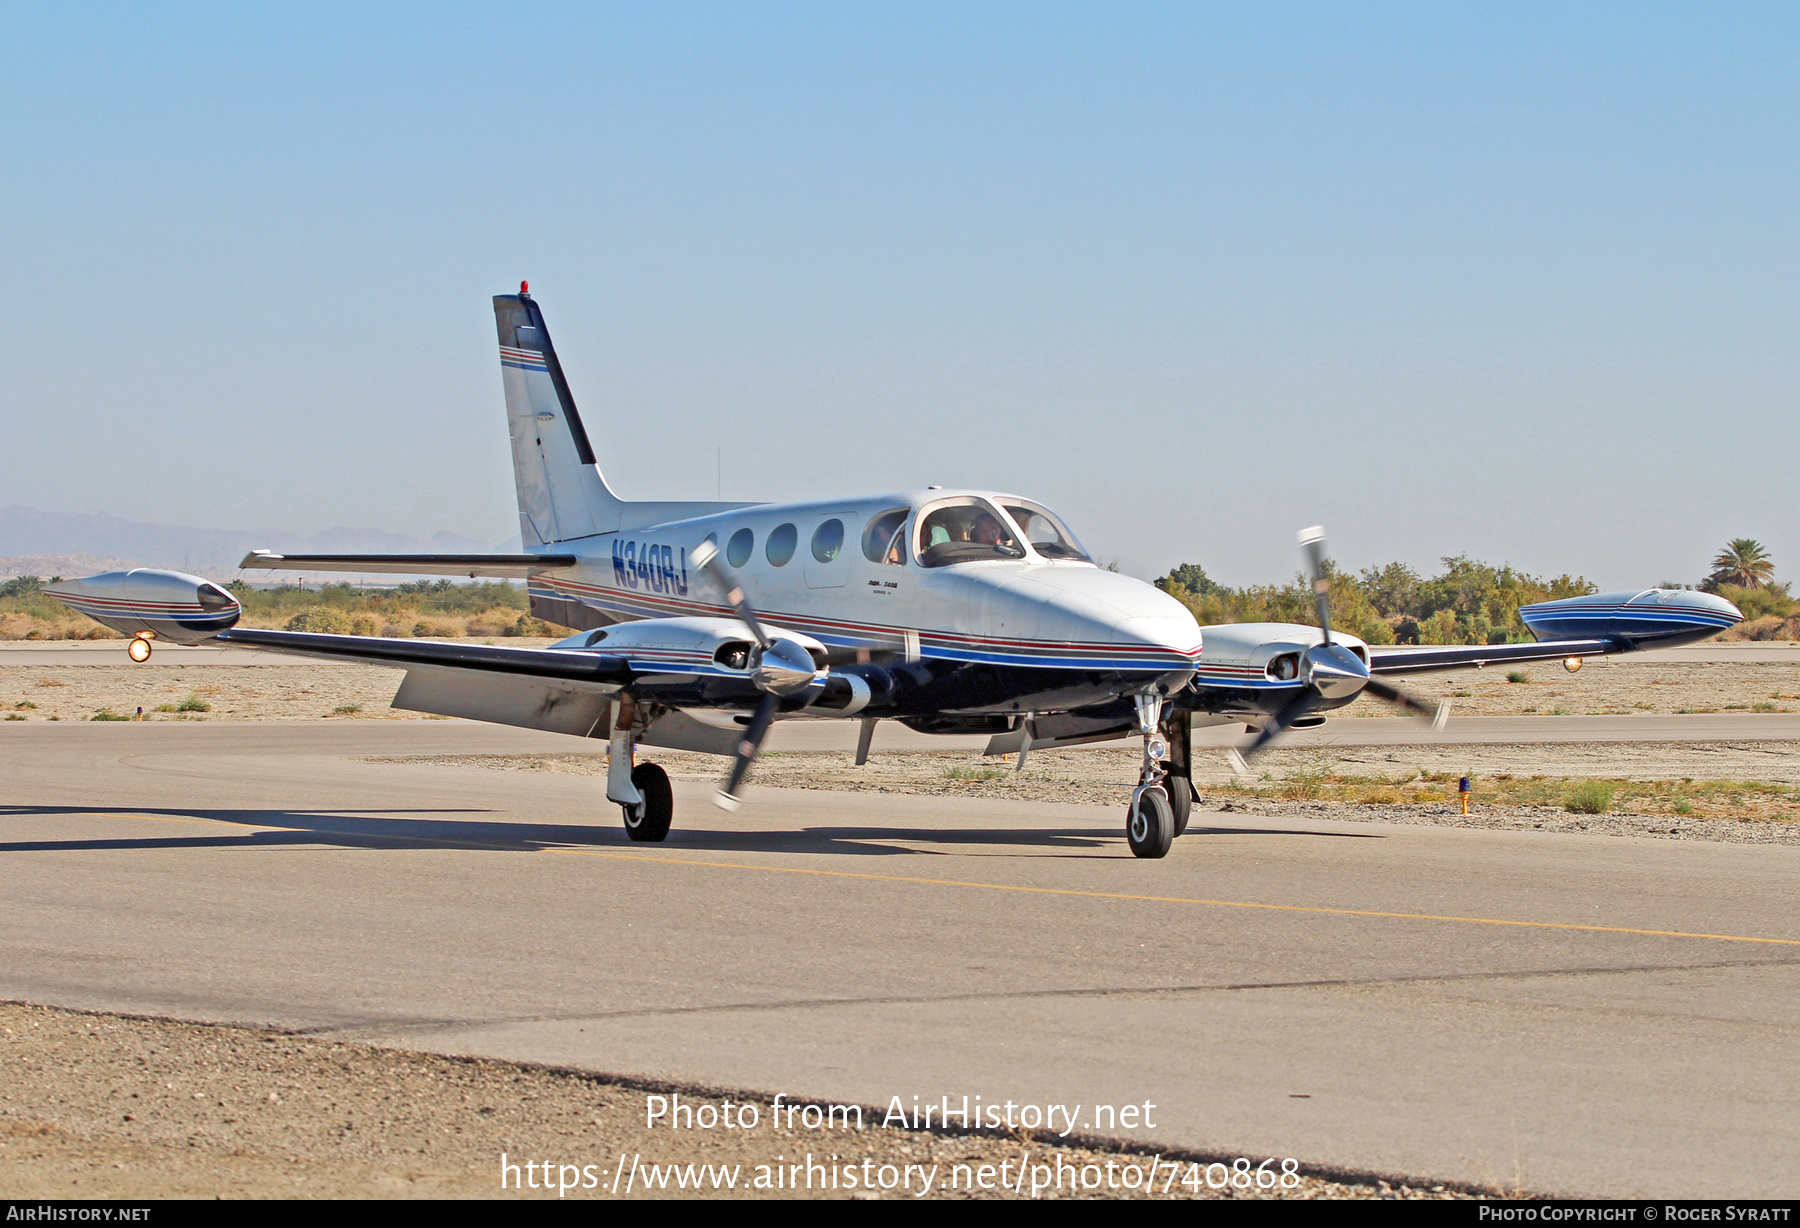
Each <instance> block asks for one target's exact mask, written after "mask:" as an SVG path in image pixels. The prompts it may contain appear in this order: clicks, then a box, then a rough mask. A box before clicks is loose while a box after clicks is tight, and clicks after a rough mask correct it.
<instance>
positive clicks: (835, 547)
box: [812, 517, 844, 563]
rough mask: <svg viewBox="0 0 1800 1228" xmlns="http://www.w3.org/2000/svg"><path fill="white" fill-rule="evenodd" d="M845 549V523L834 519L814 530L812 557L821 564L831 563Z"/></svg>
mask: <svg viewBox="0 0 1800 1228" xmlns="http://www.w3.org/2000/svg"><path fill="white" fill-rule="evenodd" d="M843 548H844V522H843V521H841V520H839V519H837V518H836V517H833V518H832V519H830V520H827V521H826V522H825V523H824V524H822V525H820V526H819V527H818V528H816V529H814V530H813V535H812V556H813V557H814V558H815V559H817V560H819V562H821V563H829V562H831V560H832V559H835V558H836V557H837V556H838V551H840V550H842V549H843Z"/></svg>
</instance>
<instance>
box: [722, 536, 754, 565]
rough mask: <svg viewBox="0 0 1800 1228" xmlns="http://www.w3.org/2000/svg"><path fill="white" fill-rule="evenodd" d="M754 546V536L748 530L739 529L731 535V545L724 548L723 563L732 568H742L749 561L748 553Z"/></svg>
mask: <svg viewBox="0 0 1800 1228" xmlns="http://www.w3.org/2000/svg"><path fill="white" fill-rule="evenodd" d="M755 545H756V534H754V533H752V532H751V531H750V530H749V529H739V530H738V531H737V532H736V533H733V534H732V535H731V544H730V545H728V546H726V547H725V561H726V562H727V563H730V564H731V565H732V566H733V567H742V566H743V565H744V564H745V563H748V562H749V561H750V551H751V549H752V548H754V547H755Z"/></svg>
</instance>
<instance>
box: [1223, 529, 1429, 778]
mask: <svg viewBox="0 0 1800 1228" xmlns="http://www.w3.org/2000/svg"><path fill="white" fill-rule="evenodd" d="M1300 550H1301V553H1302V555H1303V556H1304V557H1305V559H1306V572H1307V576H1308V578H1309V579H1310V580H1311V582H1312V590H1313V601H1314V603H1315V605H1316V607H1317V609H1318V612H1319V642H1318V643H1317V644H1314V645H1313V646H1312V647H1311V648H1308V649H1307V650H1306V651H1305V652H1304V653H1302V654H1301V655H1300V674H1299V678H1300V682H1301V683H1302V687H1301V690H1300V693H1299V694H1297V695H1295V696H1294V697H1293V698H1292V699H1290V700H1288V702H1287V703H1286V704H1284V705H1283V706H1282V707H1281V709H1280V711H1278V712H1276V713H1275V715H1274V716H1273V717H1271V718H1270V719H1269V720H1268V721H1266V722H1265V723H1264V724H1263V727H1262V730H1261V732H1259V733H1258V734H1257V735H1256V740H1255V741H1253V742H1251V743H1250V745H1249V746H1246V747H1245V748H1244V749H1243V750H1242V751H1239V750H1238V749H1237V748H1235V747H1233V748H1232V749H1230V750H1228V751H1226V752H1225V755H1226V758H1227V759H1229V760H1230V761H1231V768H1232V770H1233V771H1234V772H1236V773H1237V774H1238V775H1240V776H1246V775H1249V772H1250V764H1249V762H1248V761H1249V759H1250V756H1252V755H1255V754H1257V753H1258V752H1260V751H1262V750H1264V749H1265V748H1266V747H1267V746H1268V745H1269V743H1271V742H1273V741H1274V740H1275V739H1276V738H1278V737H1280V736H1281V735H1282V734H1283V733H1285V732H1286V731H1287V730H1288V729H1289V728H1290V727H1292V725H1293V724H1294V722H1295V721H1298V720H1300V719H1301V718H1302V717H1306V716H1310V715H1311V714H1312V713H1313V712H1314V711H1315V710H1316V709H1318V708H1319V706H1320V705H1321V704H1323V703H1325V702H1326V701H1328V700H1336V699H1350V698H1353V697H1354V696H1356V695H1357V694H1359V693H1360V692H1362V691H1367V692H1369V693H1370V694H1371V695H1374V696H1376V697H1377V698H1379V699H1385V700H1386V701H1387V702H1388V703H1391V704H1394V705H1396V706H1398V707H1400V708H1403V709H1404V710H1406V711H1407V712H1409V713H1412V714H1413V715H1415V716H1418V717H1421V718H1422V719H1425V720H1429V721H1430V722H1431V727H1432V728H1433V729H1442V728H1443V727H1444V722H1445V721H1446V720H1448V719H1449V716H1450V705H1449V704H1447V703H1444V702H1442V701H1439V702H1437V703H1435V704H1433V703H1427V702H1425V701H1424V700H1421V699H1416V698H1414V697H1413V696H1411V695H1408V694H1407V693H1406V692H1405V691H1402V690H1401V689H1400V688H1399V687H1397V686H1394V685H1393V684H1392V683H1390V682H1385V681H1383V680H1382V679H1380V678H1375V677H1372V676H1370V674H1369V665H1368V662H1366V661H1364V660H1363V659H1362V658H1361V657H1359V656H1357V655H1356V654H1355V653H1353V652H1351V651H1350V650H1349V649H1348V648H1345V647H1344V646H1343V645H1342V644H1334V643H1332V642H1331V576H1330V574H1329V573H1328V572H1327V570H1326V568H1325V559H1326V555H1325V530H1324V529H1323V528H1321V527H1319V526H1318V525H1314V526H1313V527H1312V528H1310V529H1302V530H1300Z"/></svg>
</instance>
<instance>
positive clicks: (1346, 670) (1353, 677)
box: [1306, 644, 1369, 699]
mask: <svg viewBox="0 0 1800 1228" xmlns="http://www.w3.org/2000/svg"><path fill="white" fill-rule="evenodd" d="M1306 680H1307V682H1308V683H1310V684H1311V686H1312V688H1313V689H1314V690H1316V691H1317V692H1318V693H1319V694H1321V695H1323V696H1324V697H1325V698H1326V699H1348V698H1349V697H1350V696H1352V695H1354V694H1356V693H1357V692H1358V691H1360V690H1362V689H1363V687H1365V686H1367V685H1368V682H1369V667H1368V666H1367V665H1364V664H1363V662H1362V658H1360V657H1358V656H1357V655H1356V654H1355V653H1353V652H1351V651H1350V650H1349V649H1348V648H1345V647H1344V646H1343V645H1342V644H1318V645H1315V646H1314V647H1312V648H1309V649H1307V650H1306Z"/></svg>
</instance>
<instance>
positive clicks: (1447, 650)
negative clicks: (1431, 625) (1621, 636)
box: [1369, 639, 1632, 674]
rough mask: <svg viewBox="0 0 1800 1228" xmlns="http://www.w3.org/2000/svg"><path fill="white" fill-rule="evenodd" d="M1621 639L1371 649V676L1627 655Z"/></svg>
mask: <svg viewBox="0 0 1800 1228" xmlns="http://www.w3.org/2000/svg"><path fill="white" fill-rule="evenodd" d="M1631 649H1632V645H1630V644H1628V643H1625V642H1624V641H1622V640H1597V639H1587V640H1542V641H1539V642H1536V643H1531V644H1458V645H1455V646H1450V647H1444V648H1370V649H1369V672H1370V673H1371V674H1424V673H1430V672H1431V671H1433V670H1443V669H1481V668H1483V667H1484V666H1488V665H1513V664H1523V663H1525V662H1527V661H1562V660H1566V659H1567V658H1569V657H1598V656H1603V655H1605V654H1606V653H1609V652H1630V651H1631Z"/></svg>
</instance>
